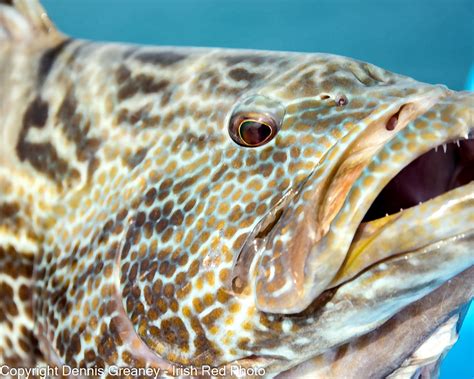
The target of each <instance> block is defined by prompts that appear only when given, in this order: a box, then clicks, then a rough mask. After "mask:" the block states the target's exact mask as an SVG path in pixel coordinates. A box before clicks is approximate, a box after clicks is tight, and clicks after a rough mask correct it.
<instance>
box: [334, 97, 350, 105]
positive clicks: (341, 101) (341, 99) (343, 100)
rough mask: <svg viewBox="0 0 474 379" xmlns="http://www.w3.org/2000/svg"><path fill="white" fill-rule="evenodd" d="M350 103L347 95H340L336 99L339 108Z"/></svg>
mask: <svg viewBox="0 0 474 379" xmlns="http://www.w3.org/2000/svg"><path fill="white" fill-rule="evenodd" d="M348 102H349V101H348V100H347V97H346V96H345V95H338V96H337V97H336V105H337V106H338V107H342V106H344V105H347V103H348Z"/></svg>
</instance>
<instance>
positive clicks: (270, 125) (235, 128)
mask: <svg viewBox="0 0 474 379" xmlns="http://www.w3.org/2000/svg"><path fill="white" fill-rule="evenodd" d="M277 132H278V129H277V123H276V121H275V120H274V119H273V118H272V117H269V116H267V115H264V114H237V115H234V116H233V117H232V118H231V119H230V123H229V135H230V137H231V138H232V140H233V141H234V142H235V143H237V144H238V145H240V146H245V147H258V146H262V145H264V144H266V143H268V142H269V141H271V140H272V139H273V137H275V135H276V134H277Z"/></svg>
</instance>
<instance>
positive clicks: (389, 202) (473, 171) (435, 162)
mask: <svg viewBox="0 0 474 379" xmlns="http://www.w3.org/2000/svg"><path fill="white" fill-rule="evenodd" d="M473 180H474V139H467V140H460V141H457V142H451V143H446V144H443V145H440V146H438V147H436V148H434V149H431V150H430V151H428V152H427V153H425V154H423V155H421V156H420V157H418V158H417V159H415V160H414V161H413V162H411V163H410V164H409V165H408V166H406V167H405V168H404V169H403V170H402V171H400V172H399V173H398V175H396V176H395V177H394V178H393V179H392V180H391V181H390V182H389V183H388V184H387V185H386V186H385V187H384V189H383V190H382V192H380V194H379V195H378V197H377V198H376V199H375V201H374V202H373V203H372V206H371V207H370V208H369V210H368V211H367V213H366V215H365V217H364V219H363V221H362V222H369V221H373V220H376V219H379V218H382V217H385V216H386V215H391V214H394V213H398V212H400V210H403V209H407V208H411V207H413V206H416V205H418V204H420V203H422V202H424V201H427V200H430V199H433V198H435V197H437V196H439V195H442V194H443V193H445V192H448V191H450V190H452V189H454V188H457V187H460V186H463V185H465V184H467V183H469V182H471V181H473Z"/></svg>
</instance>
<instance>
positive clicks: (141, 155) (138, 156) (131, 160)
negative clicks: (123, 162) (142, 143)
mask: <svg viewBox="0 0 474 379" xmlns="http://www.w3.org/2000/svg"><path fill="white" fill-rule="evenodd" d="M147 153H148V149H146V148H142V149H140V150H138V151H137V152H136V153H134V154H131V155H130V156H129V157H128V158H127V165H128V166H129V167H130V168H135V167H137V166H138V165H139V164H140V163H141V162H142V161H143V160H144V159H145V157H146V155H147Z"/></svg>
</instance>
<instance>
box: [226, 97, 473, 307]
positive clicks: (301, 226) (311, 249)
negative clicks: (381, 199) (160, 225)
mask: <svg viewBox="0 0 474 379" xmlns="http://www.w3.org/2000/svg"><path fill="white" fill-rule="evenodd" d="M472 104H473V95H472V94H468V93H452V92H447V91H444V92H443V91H437V90H433V91H428V92H427V93H426V94H425V95H424V96H419V97H418V99H416V101H415V100H413V99H412V100H411V101H407V102H405V103H400V104H398V105H395V106H393V107H392V108H393V109H391V111H385V112H380V113H379V114H375V115H371V116H370V117H371V120H372V122H368V123H367V122H366V123H364V125H363V127H364V128H362V127H361V129H360V130H352V131H351V133H348V135H346V136H344V137H343V138H342V140H341V141H339V142H340V143H339V144H338V145H339V146H338V145H336V146H335V147H334V148H333V149H332V150H331V151H330V152H328V154H327V155H326V156H324V157H323V158H322V160H321V161H320V163H319V164H318V166H317V167H316V168H315V171H314V172H313V173H312V174H311V175H310V176H309V177H308V179H307V180H306V181H305V182H304V183H302V184H301V186H300V187H299V188H297V189H293V190H292V191H290V193H289V195H288V196H287V197H284V198H283V200H282V202H281V204H279V205H277V208H278V207H280V209H279V210H278V212H277V211H275V212H273V214H271V215H270V216H269V217H270V218H272V219H274V220H273V224H272V223H271V222H268V221H267V222H261V223H260V225H259V226H257V229H258V228H262V225H265V224H266V228H267V230H266V231H265V232H266V233H265V236H264V238H263V239H261V240H259V241H258V242H257V243H256V242H255V240H252V241H250V239H249V241H250V242H251V243H250V242H249V241H248V243H247V244H246V246H245V247H244V249H243V250H242V252H241V255H242V254H243V255H245V254H247V255H248V256H247V259H246V264H245V270H249V273H248V275H249V276H250V277H251V279H250V280H249V279H247V280H246V282H245V283H246V284H248V285H250V292H251V293H253V294H254V296H255V301H256V305H257V308H259V309H260V310H261V311H265V312H270V313H298V312H301V311H303V310H304V309H306V308H307V307H308V305H309V304H310V303H311V302H312V301H313V300H314V299H316V298H317V297H318V296H319V295H320V294H321V293H322V292H323V291H324V290H326V289H327V288H330V287H332V286H335V285H339V284H341V283H342V282H344V281H346V280H348V279H350V278H351V277H353V276H354V275H357V274H358V273H359V272H360V270H363V269H364V268H366V267H368V266H370V265H372V264H374V263H376V262H378V261H380V259H385V258H386V257H387V256H393V255H396V254H398V253H403V252H407V251H410V249H409V247H406V246H405V247H406V248H403V249H402V245H403V244H401V243H400V244H397V243H394V242H393V241H392V242H391V243H392V246H391V247H390V248H388V249H387V251H386V255H385V256H382V257H380V255H377V254H375V253H371V251H380V250H382V249H380V246H381V244H383V243H384V242H385V244H389V245H390V241H389V240H390V239H389V238H388V237H387V238H388V239H387V238H385V237H384V236H388V235H390V233H389V230H391V233H392V234H391V235H392V236H393V235H395V234H396V231H397V228H398V227H401V226H403V225H404V226H405V228H408V227H409V225H412V226H413V225H418V227H419V229H420V228H423V227H425V228H429V227H430V226H429V225H430V224H431V225H435V224H436V223H442V222H443V220H444V221H446V222H448V223H449V221H451V220H453V219H456V217H457V220H459V221H460V222H459V223H458V224H456V225H457V226H456V225H454V224H450V227H448V228H446V227H445V226H444V225H441V228H435V227H432V228H431V230H430V233H428V234H427V235H426V236H425V239H424V240H423V241H424V243H433V242H437V241H441V240H443V239H447V238H449V237H453V236H456V235H459V234H462V233H465V232H468V231H469V230H467V229H466V225H469V224H471V225H473V224H474V222H470V221H469V220H470V218H472V215H473V214H474V211H473V198H472V195H473V193H474V189H473V187H472V184H471V185H468V186H463V187H462V188H460V189H458V190H457V191H453V192H452V193H449V194H447V195H446V196H444V197H440V198H439V199H436V201H434V202H431V203H427V204H424V205H423V206H421V207H416V208H413V210H411V211H410V212H408V213H406V214H404V215H403V217H400V216H397V218H396V219H397V220H398V221H393V220H394V219H393V218H392V219H391V220H390V225H391V229H390V228H388V224H387V225H385V223H388V221H389V220H388V219H387V220H385V221H384V222H382V221H379V223H378V224H377V225H376V224H372V226H373V228H372V229H377V233H376V234H377V238H376V239H374V238H372V237H370V238H368V237H367V236H368V235H369V234H371V233H372V234H373V233H374V232H373V231H371V232H370V233H369V232H368V228H366V229H367V230H366V234H365V235H364V234H362V237H363V238H361V234H360V231H359V234H358V236H356V238H355V239H354V236H355V235H356V232H357V229H358V228H359V226H360V224H361V221H362V219H363V217H364V215H365V213H366V212H367V210H368V209H369V207H370V205H371V204H372V203H373V202H374V200H375V198H376V196H377V194H378V193H379V192H380V191H381V190H382V188H383V187H384V186H385V185H386V184H387V183H388V182H389V181H390V179H391V178H393V177H394V176H395V175H396V174H397V173H398V172H399V171H400V170H401V169H402V168H403V167H405V166H407V165H408V164H409V163H410V162H411V161H413V160H414V159H415V158H416V157H418V156H420V155H422V154H424V153H425V152H426V151H428V150H430V149H432V148H434V147H435V146H437V145H441V144H442V143H444V142H448V141H453V140H458V139H462V138H464V137H466V136H467V135H468V134H469V132H470V131H471V127H472V126H473V125H474V124H473V123H472V120H473V115H474V108H473V106H472ZM396 112H398V124H397V130H395V132H394V133H393V134H392V135H387V134H386V133H385V132H386V131H384V130H381V126H383V125H384V124H385V123H387V122H388V120H390V117H392V116H393V115H394V114H395V113H396ZM355 129H356V128H355ZM362 129H363V130H362ZM446 203H448V204H449V207H446V206H445V204H446ZM436 207H438V208H439V209H440V210H439V211H438V212H437V213H436V214H431V216H430V217H427V213H430V212H432V209H434V208H436ZM315 210H316V211H315ZM420 220H423V225H421V223H420ZM268 224H271V225H270V227H268ZM268 229H269V230H268ZM385 229H387V231H386V232H385ZM382 231H383V232H384V233H381V232H382ZM406 233H407V235H408V234H410V235H411V236H412V237H413V231H412V230H410V229H409V228H408V230H407V232H406ZM256 234H258V233H257V232H256V233H253V234H252V235H251V237H250V238H255V235H256ZM366 237H367V238H368V239H366ZM408 239H409V238H408ZM415 239H416V238H412V240H413V242H414V243H413V245H412V246H411V247H412V249H413V251H414V250H416V249H417V248H418V247H419V246H420V244H421V241H422V239H420V240H419V241H418V244H417V243H415V241H414V240H415ZM362 240H364V243H361V242H360V241H362ZM367 241H368V242H370V243H368V244H367V243H366V242H367ZM357 242H359V243H357ZM250 244H252V246H253V251H252V252H251V254H248V246H249V245H250ZM369 245H370V246H369ZM405 245H406V244H405ZM245 249H247V250H245ZM407 249H408V250H407ZM353 252H357V256H359V257H363V259H362V261H363V262H365V263H364V264H363V265H362V264H353V262H354V260H352V261H351V260H350V259H349V258H348V257H349V255H348V253H353ZM356 261H357V262H359V263H360V262H361V260H360V259H359V260H356ZM249 262H250V263H249ZM345 262H352V265H346V263H345ZM472 264H473V257H472V255H471V256H470V258H469V259H467V260H464V262H460V263H459V266H457V268H453V275H454V274H455V273H457V272H459V271H458V269H459V268H466V267H469V266H470V265H472ZM238 266H239V265H238V264H237V265H236V267H238ZM453 267H454V266H453ZM241 272H242V268H241V267H240V273H241ZM234 273H236V275H235V277H237V276H238V275H239V271H238V270H235V271H234ZM245 283H244V284H245Z"/></svg>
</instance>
